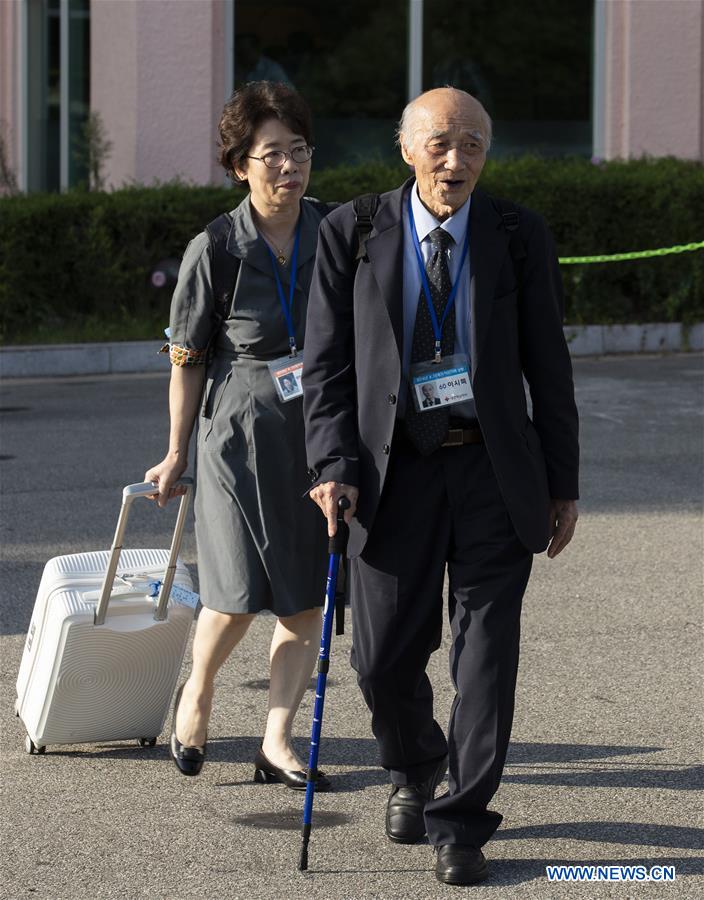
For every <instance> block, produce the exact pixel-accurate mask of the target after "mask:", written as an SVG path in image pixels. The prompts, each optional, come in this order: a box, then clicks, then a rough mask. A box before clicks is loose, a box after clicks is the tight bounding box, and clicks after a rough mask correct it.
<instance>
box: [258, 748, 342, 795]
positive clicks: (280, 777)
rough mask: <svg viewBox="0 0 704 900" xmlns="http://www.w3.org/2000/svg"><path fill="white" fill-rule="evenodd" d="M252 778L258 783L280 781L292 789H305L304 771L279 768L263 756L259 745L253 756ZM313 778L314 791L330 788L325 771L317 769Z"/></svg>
mask: <svg viewBox="0 0 704 900" xmlns="http://www.w3.org/2000/svg"><path fill="white" fill-rule="evenodd" d="M254 780H255V781H256V782H257V783H258V784H269V783H270V782H276V781H280V782H281V783H282V784H285V785H286V787H287V788H291V790H293V791H305V789H306V773H305V771H304V770H303V769H299V770H296V769H280V768H279V767H278V766H275V765H274V763H273V762H271V761H270V760H268V759H267V758H266V756H264V752H263V750H262V748H261V747H260V748H259V749H258V750H257V755H256V756H255V757H254ZM314 780H315V789H316V791H329V790H330V786H331V783H330V779H329V778H326V776H325V773H324V772H321V771H320V769H318V770H317V772H316V774H315V779H314Z"/></svg>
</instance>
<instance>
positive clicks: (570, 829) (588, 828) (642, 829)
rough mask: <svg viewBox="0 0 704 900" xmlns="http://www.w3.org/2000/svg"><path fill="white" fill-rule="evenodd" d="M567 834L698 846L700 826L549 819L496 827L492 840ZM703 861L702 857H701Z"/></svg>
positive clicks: (702, 842)
mask: <svg viewBox="0 0 704 900" xmlns="http://www.w3.org/2000/svg"><path fill="white" fill-rule="evenodd" d="M565 838H567V839H568V840H571V841H593V842H594V843H597V844H635V845H636V846H639V847H672V848H677V849H680V850H701V848H702V846H704V828H683V827H682V826H680V825H653V824H651V823H644V822H550V823H545V824H543V825H525V826H521V827H520V828H506V829H500V830H499V831H497V832H496V835H495V837H494V840H500V841H514V840H515V841H524V840H530V841H535V840H545V839H561V840H564V839H565ZM702 862H703V863H704V860H703V861H702Z"/></svg>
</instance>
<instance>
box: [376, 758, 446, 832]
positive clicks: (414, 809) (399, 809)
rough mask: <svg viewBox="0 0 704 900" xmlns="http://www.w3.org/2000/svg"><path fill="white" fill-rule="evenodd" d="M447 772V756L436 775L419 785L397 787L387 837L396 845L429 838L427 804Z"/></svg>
mask: <svg viewBox="0 0 704 900" xmlns="http://www.w3.org/2000/svg"><path fill="white" fill-rule="evenodd" d="M445 772H447V757H444V758H443V759H441V760H440V762H439V763H438V767H437V769H436V770H435V772H434V774H433V775H431V776H430V778H427V779H426V780H425V781H420V782H418V783H417V784H403V785H398V784H395V785H394V786H393V787H392V788H391V796H390V797H389V801H388V803H387V804H386V836H387V837H388V838H389V840H391V841H394V842H395V843H396V844H415V843H417V842H418V841H420V840H422V838H423V836H424V835H425V819H424V818H423V810H424V809H425V804H426V803H427V802H428V801H429V800H432V799H433V797H434V796H435V788H436V787H437V786H438V785H439V784H440V782H441V781H442V780H443V778H444V777H445Z"/></svg>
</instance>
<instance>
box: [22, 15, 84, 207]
mask: <svg viewBox="0 0 704 900" xmlns="http://www.w3.org/2000/svg"><path fill="white" fill-rule="evenodd" d="M26 33H27V47H26V73H27V84H26V91H27V94H26V104H27V135H26V140H27V148H28V153H27V162H28V165H27V188H28V190H32V191H58V190H59V189H60V188H62V187H69V186H72V185H75V184H78V183H80V182H81V181H83V180H85V176H86V173H85V164H84V163H81V162H80V161H79V155H80V152H79V151H80V148H79V146H78V144H79V143H80V141H81V139H82V129H83V124H84V122H85V121H86V118H87V116H88V106H89V85H90V72H89V63H90V29H89V0H63V2H62V0H29V3H28V5H27V31H26ZM83 156H85V154H83Z"/></svg>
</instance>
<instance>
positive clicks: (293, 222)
mask: <svg viewBox="0 0 704 900" xmlns="http://www.w3.org/2000/svg"><path fill="white" fill-rule="evenodd" d="M219 129H220V141H221V146H220V162H221V164H222V165H223V167H224V168H225V170H226V171H227V172H228V174H229V175H231V176H232V177H233V178H235V179H236V180H237V181H238V182H240V183H245V182H246V183H248V185H249V191H250V193H249V195H248V196H247V197H246V198H245V200H243V201H242V203H240V205H239V206H238V207H237V209H235V210H234V212H233V213H232V227H231V230H230V233H229V237H228V239H227V251H228V252H229V253H231V254H233V255H234V256H235V257H237V258H238V259H239V266H238V269H237V275H236V279H235V287H234V295H233V298H232V303H231V306H230V308H229V310H228V311H227V312H226V313H225V316H224V321H222V320H219V319H218V317H217V309H216V302H215V298H214V297H213V290H212V283H213V272H212V265H211V264H212V252H213V251H212V248H211V245H210V240H209V237H208V234H207V233H206V232H203V233H202V234H199V235H198V236H197V237H196V238H194V239H193V240H192V241H191V243H190V244H189V245H188V248H187V250H186V253H185V255H184V258H183V262H182V264H181V269H180V272H179V279H178V284H177V286H176V290H175V292H174V297H173V301H172V306H171V320H170V341H171V345H170V353H171V361H172V363H173V365H172V370H171V383H170V389H169V408H170V413H171V429H170V442H169V452H168V453H167V455H166V457H165V458H164V459H163V460H162V462H160V463H159V464H158V465H157V466H155V467H154V468H152V469H150V470H149V471H148V472H147V473H146V475H145V480H147V481H153V482H155V483H156V484H158V485H159V495H158V500H159V505H161V506H163V505H164V504H165V503H166V502H167V500H168V499H169V498H170V497H173V496H176V495H177V494H178V493H180V491H179V488H178V487H176V488H174V487H173V485H174V482H175V481H176V480H177V479H178V478H179V476H180V475H181V474H182V473H183V472H184V470H185V469H186V466H187V453H188V443H189V438H190V435H191V431H192V429H193V425H194V423H195V420H196V417H197V416H198V417H199V427H198V441H197V490H196V498H195V518H196V539H197V544H198V570H199V575H200V591H201V599H202V603H203V609H202V610H201V614H200V616H199V619H198V625H197V628H196V633H195V638H194V642H193V669H192V672H191V675H190V677H189V678H188V680H187V681H186V682H185V683H184V684H183V685H182V686H181V688H180V689H179V691H178V693H177V695H176V702H175V709H174V720H173V726H172V733H171V741H170V753H171V756H172V758H173V760H174V762H175V764H176V766H177V767H178V769H179V771H180V772H182V773H183V774H184V775H197V774H198V773H199V772H200V770H201V768H202V766H203V761H204V759H205V755H206V739H207V728H208V719H209V717H210V712H211V708H212V702H213V693H214V678H215V675H216V673H217V671H218V669H219V668H220V666H222V664H223V663H224V662H225V660H226V659H227V658H228V656H229V655H230V653H231V652H232V650H233V649H234V647H235V646H236V645H237V644H238V642H239V641H240V640H241V639H242V637H243V636H244V634H245V632H246V631H247V629H248V627H249V625H250V623H251V622H252V619H253V618H254V616H255V615H256V613H258V612H260V611H261V610H264V609H268V610H271V611H272V612H273V613H274V614H275V615H276V617H277V622H276V626H275V628H274V635H273V639H272V643H271V655H270V658H271V677H270V687H269V712H268V716H267V721H266V728H265V731H264V738H263V740H262V745H261V747H260V749H259V751H258V752H257V755H256V758H255V773H254V777H255V781H259V782H266V781H281V782H283V783H284V784H285V785H286V786H287V787H290V788H293V789H298V790H302V789H305V772H304V771H303V765H302V763H301V760H300V759H299V758H298V756H297V755H296V753H295V751H294V749H293V747H292V745H291V726H292V723H293V718H294V716H295V714H296V710H297V709H298V706H299V703H300V701H301V698H302V696H303V693H304V691H305V688H306V686H307V684H308V682H309V679H310V676H311V672H312V669H313V665H314V663H315V658H316V652H317V648H318V643H319V638H320V622H321V615H320V607H319V603H320V602H321V601H322V597H323V592H324V585H325V566H326V534H325V529H324V528H323V527H322V524H321V522H320V520H319V513H318V511H317V509H316V508H315V507H314V506H313V504H311V503H306V502H305V501H304V500H302V499H301V498H302V496H303V495H304V492H305V487H306V484H305V477H306V476H305V473H306V461H305V449H304V439H303V416H302V406H301V399H300V391H296V390H288V391H287V393H286V395H284V393H283V391H282V390H281V383H280V380H279V379H280V378H281V377H282V372H283V373H286V374H290V373H291V372H294V371H298V373H299V377H298V383H300V368H299V367H300V365H301V362H302V352H301V351H302V348H303V337H304V327H305V318H306V306H307V296H308V288H309V285H310V281H311V277H312V273H313V262H314V258H315V249H316V244H317V232H318V226H319V224H320V220H321V217H322V215H323V214H324V212H325V211H326V210H325V208H323V209H322V210H321V206H322V205H321V204H318V203H311V202H309V201H307V200H304V199H303V196H304V194H305V190H306V187H307V185H308V179H309V176H310V166H311V163H310V160H311V156H312V153H313V147H312V146H311V143H312V129H311V116H310V111H309V109H308V107H307V105H306V104H305V102H304V100H303V99H302V98H301V97H300V95H299V94H297V93H296V91H295V90H293V89H292V88H291V87H289V86H288V85H284V84H278V83H273V82H266V81H261V82H252V83H250V84H247V85H245V86H244V87H243V88H241V89H240V90H238V91H236V92H235V94H234V95H233V97H232V98H231V100H230V101H229V102H228V103H227V104H226V105H225V108H224V111H223V114H222V118H221V120H220V126H219ZM292 285H293V287H292ZM218 321H222V324H221V325H217V324H216V323H218ZM206 357H210V360H209V361H208V362H207V380H206V374H205V373H206ZM204 383H205V393H204V392H203V387H204ZM293 384H294V385H296V379H295V376H294V378H293ZM329 785H330V782H329V781H328V779H326V778H325V777H324V776H323V775H322V773H318V776H317V784H316V787H317V789H326V788H328V787H329Z"/></svg>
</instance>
